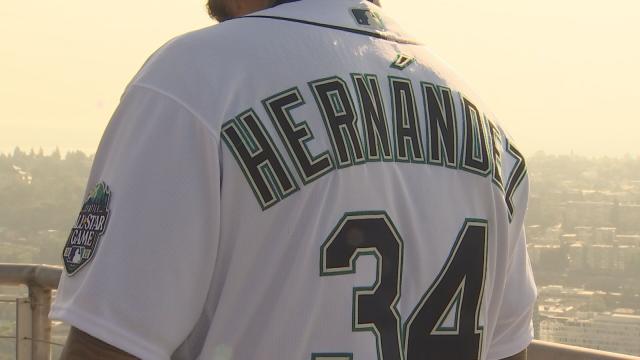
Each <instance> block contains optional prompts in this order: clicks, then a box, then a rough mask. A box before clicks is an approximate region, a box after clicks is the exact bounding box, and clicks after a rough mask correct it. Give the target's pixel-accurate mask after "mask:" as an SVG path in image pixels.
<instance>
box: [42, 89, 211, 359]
mask: <svg viewBox="0 0 640 360" xmlns="http://www.w3.org/2000/svg"><path fill="white" fill-rule="evenodd" d="M218 149H219V141H218V137H217V134H215V133H213V132H212V131H210V130H209V128H208V127H207V126H206V125H205V123H204V122H203V121H201V120H200V118H199V117H197V116H196V115H195V113H194V112H192V111H190V110H189V109H188V108H187V107H185V106H184V105H182V103H181V102H180V101H179V100H178V99H176V98H174V97H172V96H170V95H168V94H165V93H162V92H161V91H159V90H156V89H154V88H150V87H145V86H141V85H132V86H130V87H129V89H128V90H127V91H126V93H125V95H124V96H123V98H122V100H121V104H120V106H119V107H118V109H117V110H116V112H115V114H114V116H113V118H112V119H111V122H110V123H109V126H108V127H107V129H106V131H105V134H104V135H103V138H102V141H101V144H100V147H99V150H98V153H97V154H96V158H95V160H94V164H93V168H92V170H91V175H90V179H89V183H88V186H87V195H88V194H89V192H90V191H91V190H92V189H93V188H94V187H95V186H96V184H98V183H102V184H105V185H106V187H108V189H109V191H110V200H109V205H108V206H109V209H108V211H109V218H108V223H107V224H106V227H105V230H104V232H103V233H102V235H101V236H100V237H99V238H98V240H97V243H96V245H95V248H94V249H93V251H94V252H93V254H92V256H91V257H90V259H89V260H87V262H86V264H84V266H83V267H82V268H80V269H79V270H77V272H75V273H73V274H72V275H70V274H69V273H68V272H65V273H63V276H62V280H61V283H60V288H59V290H58V293H57V296H56V300H55V303H54V304H53V306H52V311H51V314H50V317H51V318H52V319H56V320H62V321H64V322H66V323H69V324H70V325H72V326H74V327H77V328H78V329H80V330H82V331H84V332H86V333H88V334H90V335H92V336H94V337H96V338H98V339H100V340H102V341H104V342H106V343H109V344H111V345H113V346H116V347H118V348H120V349H122V350H124V351H126V352H128V353H130V354H132V355H134V356H136V357H139V358H142V359H170V357H171V354H172V352H173V351H174V349H176V348H177V347H178V346H179V344H180V343H181V342H182V341H183V340H184V339H185V338H186V337H187V335H188V334H189V332H190V331H191V329H192V328H193V326H194V324H195V323H196V321H197V319H198V317H199V315H200V313H201V311H202V308H203V305H204V302H205V298H206V295H207V291H208V289H209V284H210V281H211V277H212V273H213V268H214V263H215V260H216V251H217V244H218V234H219V213H220V209H219V204H220V195H219V193H220V170H219V168H220V166H219V161H218V152H219V150H218ZM85 204H86V203H85ZM76 225H77V224H76ZM76 225H74V227H75V226H76ZM67 247H68V245H67V246H65V249H66V248H67Z"/></svg>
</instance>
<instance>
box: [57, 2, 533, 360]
mask: <svg viewBox="0 0 640 360" xmlns="http://www.w3.org/2000/svg"><path fill="white" fill-rule="evenodd" d="M527 194H528V182H527V175H526V167H525V162H524V160H523V157H522V155H521V153H520V152H519V151H518V150H517V147H516V145H515V144H514V143H513V141H511V139H510V138H509V137H508V136H506V135H505V132H504V131H503V130H502V128H501V127H500V126H499V125H498V123H497V122H496V119H495V117H494V116H493V115H492V113H491V112H490V111H489V109H488V108H487V107H486V106H485V105H484V104H482V103H481V102H480V100H479V99H478V97H476V96H475V95H474V94H473V93H472V92H471V90H469V88H468V87H467V86H466V85H465V84H464V83H463V82H462V81H461V80H460V79H459V78H458V77H457V76H456V75H455V74H454V73H453V72H452V71H451V70H450V69H449V68H448V67H447V66H446V65H445V64H443V63H442V62H441V60H439V59H438V58H437V57H435V56H434V55H432V54H431V53H430V52H429V51H428V50H427V49H426V48H425V46H423V45H421V44H420V43H419V42H418V41H416V40H415V39H413V38H411V37H410V36H409V35H407V34H405V33H404V32H403V31H402V30H400V29H399V27H398V26H397V25H396V24H395V23H394V22H393V20H391V19H389V18H388V17H387V16H386V15H385V14H384V12H383V10H382V9H380V8H379V7H377V6H375V5H373V4H371V3H369V2H367V1H363V0H362V1H359V0H321V1H320V0H302V1H294V2H291V3H287V4H282V5H279V6H275V7H273V8H270V9H267V10H264V11H260V12H257V13H253V14H251V15H249V16H246V17H243V18H237V19H233V20H229V21H226V22H224V23H222V24H218V25H215V26H212V27H210V28H206V29H202V30H199V31H196V32H193V33H190V34H187V35H184V36H181V37H178V38H177V39H175V40H173V41H171V42H169V43H168V44H167V45H165V46H164V47H162V48H161V49H160V50H159V51H158V52H156V53H155V54H154V55H153V56H152V57H151V59H150V60H149V61H148V62H147V63H146V64H145V66H144V67H143V68H142V70H141V71H140V72H139V74H138V75H137V76H136V77H135V78H134V79H133V80H132V82H131V84H130V85H129V86H128V87H127V89H126V91H125V93H124V95H123V97H122V101H121V104H120V106H119V107H118V109H117V110H116V112H115V114H114V115H113V118H112V120H111V122H110V124H109V126H108V127H107V129H106V131H105V134H104V137H103V139H102V142H101V144H100V148H99V150H98V153H97V155H96V158H95V162H94V165H93V169H92V172H91V176H90V180H89V185H88V190H87V197H86V202H85V203H84V205H83V207H82V211H81V213H80V215H79V216H78V220H77V222H76V223H75V224H74V225H73V229H72V231H71V234H70V236H69V240H68V241H67V244H66V246H65V249H64V254H63V257H64V262H65V267H66V275H64V276H63V279H62V282H61V284H60V291H59V292H58V296H57V298H56V301H55V304H54V306H53V309H52V313H51V317H52V318H54V319H59V320H63V321H65V322H67V323H70V324H71V325H73V326H75V327H77V328H79V329H80V330H83V331H85V332H87V333H89V334H91V335H93V336H95V337H97V338H99V339H101V340H103V341H105V342H107V343H109V344H112V345H114V346H116V347H118V348H121V349H122V350H124V351H127V352H129V353H131V354H133V355H135V356H137V357H140V358H142V359H207V360H209V359H215V360H222V359H226V360H231V359H233V360H255V359H265V360H294V359H295V360H314V359H315V360H347V359H352V360H372V359H378V360H400V359H405V360H418V359H420V360H422V359H461V360H467V359H500V358H504V357H508V356H511V355H513V354H515V353H518V352H520V351H521V350H523V349H524V348H525V347H526V346H527V345H528V344H529V342H530V341H531V339H532V327H531V314H532V308H533V304H534V300H535V295H536V291H535V286H534V283H533V279H532V275H531V270H530V265H529V261H528V258H527V254H526V246H525V235H524V232H523V218H524V213H525V210H526V207H527Z"/></svg>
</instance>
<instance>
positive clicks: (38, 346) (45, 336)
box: [29, 285, 51, 360]
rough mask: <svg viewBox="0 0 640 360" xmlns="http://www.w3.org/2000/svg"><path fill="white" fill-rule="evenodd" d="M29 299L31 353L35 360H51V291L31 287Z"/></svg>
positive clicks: (39, 287)
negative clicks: (31, 336) (31, 335)
mask: <svg viewBox="0 0 640 360" xmlns="http://www.w3.org/2000/svg"><path fill="white" fill-rule="evenodd" d="M29 298H30V299H31V311H32V317H31V324H32V329H33V330H32V333H33V338H32V341H31V349H32V350H31V351H32V356H33V359H38V360H41V359H42V360H50V359H51V322H50V321H49V318H48V316H49V310H50V309H51V290H50V289H45V288H43V287H41V286H34V285H31V286H29Z"/></svg>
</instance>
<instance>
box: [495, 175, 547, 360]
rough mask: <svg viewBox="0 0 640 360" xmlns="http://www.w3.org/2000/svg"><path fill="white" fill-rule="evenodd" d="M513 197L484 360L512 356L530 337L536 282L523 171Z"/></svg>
mask: <svg viewBox="0 0 640 360" xmlns="http://www.w3.org/2000/svg"><path fill="white" fill-rule="evenodd" d="M523 177H524V178H523V180H521V181H520V184H519V186H518V188H517V190H516V191H515V193H514V196H513V198H512V200H513V206H514V209H515V211H514V215H513V218H512V221H511V224H510V229H509V239H508V241H509V244H510V246H509V247H510V251H509V259H508V262H507V267H506V274H507V275H506V281H505V283H504V291H503V296H502V300H501V305H500V310H499V313H498V317H497V319H496V324H495V330H494V333H493V337H492V341H491V345H490V348H489V353H488V356H487V359H489V360H499V359H504V358H507V357H509V356H512V355H515V354H517V353H519V352H521V351H522V350H524V349H525V348H527V346H528V345H529V344H530V343H531V341H532V340H533V336H534V333H533V323H532V315H533V310H534V306H535V301H536V297H537V290H536V285H535V282H534V278H533V272H532V270H531V263H530V261H529V256H528V254H527V244H526V235H525V226H524V217H525V213H526V208H527V203H528V195H529V182H528V176H527V175H526V173H525V174H524V175H523Z"/></svg>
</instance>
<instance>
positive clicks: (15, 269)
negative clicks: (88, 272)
mask: <svg viewBox="0 0 640 360" xmlns="http://www.w3.org/2000/svg"><path fill="white" fill-rule="evenodd" d="M61 274H62V270H61V269H60V268H58V267H54V266H47V265H18V264H0V285H26V286H27V288H28V289H29V294H28V298H22V299H16V300H15V303H16V331H15V341H16V359H18V360H23V359H24V360H29V359H38V360H45V359H50V358H51V345H52V344H54V345H59V344H55V343H53V342H52V341H51V321H49V318H48V315H49V310H50V309H51V296H52V294H51V293H52V290H54V289H57V288H58V282H59V281H60V275H61ZM5 338H6V337H5Z"/></svg>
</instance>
